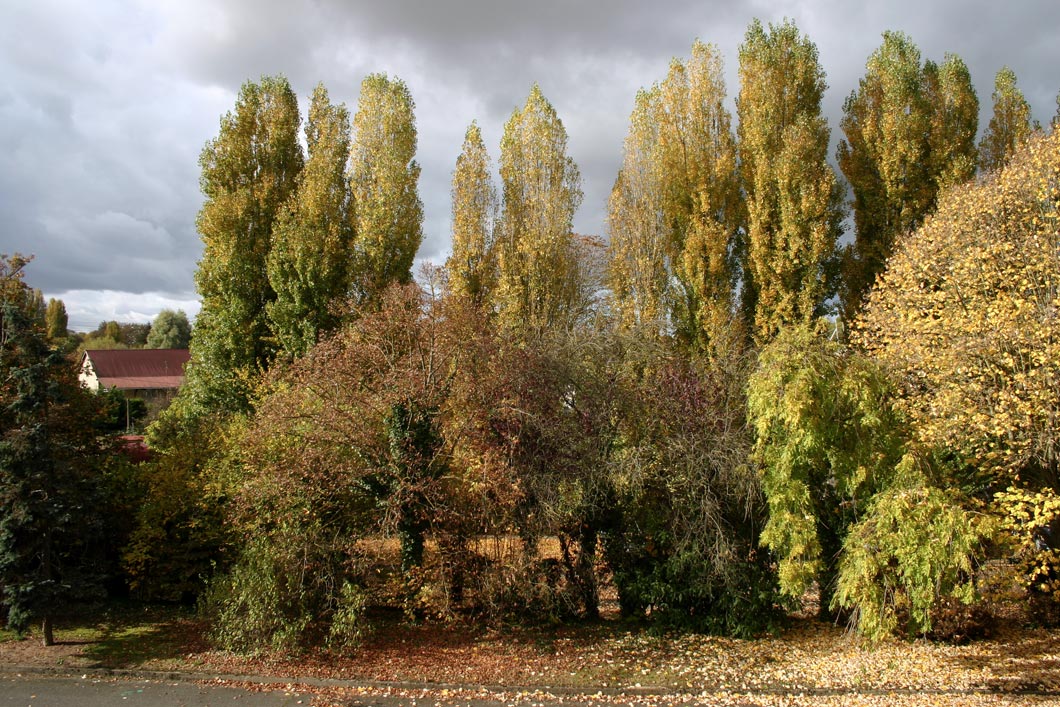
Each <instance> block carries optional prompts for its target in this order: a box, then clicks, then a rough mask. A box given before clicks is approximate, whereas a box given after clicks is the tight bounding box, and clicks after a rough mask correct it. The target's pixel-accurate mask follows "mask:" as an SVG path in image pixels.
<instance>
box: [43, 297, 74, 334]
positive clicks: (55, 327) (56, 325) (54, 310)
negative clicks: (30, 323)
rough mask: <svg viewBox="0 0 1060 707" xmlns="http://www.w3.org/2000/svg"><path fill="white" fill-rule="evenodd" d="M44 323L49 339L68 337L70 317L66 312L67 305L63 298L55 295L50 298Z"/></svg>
mask: <svg viewBox="0 0 1060 707" xmlns="http://www.w3.org/2000/svg"><path fill="white" fill-rule="evenodd" d="M44 324H45V328H46V330H47V333H48V339H49V340H51V341H55V340H57V339H63V338H66V334H67V327H68V326H69V317H67V314H66V305H65V304H63V301H62V300H61V299H55V298H54V297H53V298H51V299H49V300H48V308H47V310H45V312H44Z"/></svg>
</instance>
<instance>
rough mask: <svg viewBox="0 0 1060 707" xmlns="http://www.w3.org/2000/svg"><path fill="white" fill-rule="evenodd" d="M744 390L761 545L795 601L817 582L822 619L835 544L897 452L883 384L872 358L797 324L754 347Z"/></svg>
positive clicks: (898, 434)
mask: <svg viewBox="0 0 1060 707" xmlns="http://www.w3.org/2000/svg"><path fill="white" fill-rule="evenodd" d="M747 390H748V393H747V401H748V403H747V404H748V415H749V419H750V422H751V425H752V427H753V429H754V432H755V446H754V457H755V459H756V460H757V462H758V463H759V465H760V466H761V469H762V487H763V489H764V490H765V496H766V501H767V503H768V505H769V521H768V523H767V524H766V526H765V528H764V530H763V531H762V543H763V544H764V545H766V546H768V547H769V548H770V550H772V552H773V553H774V554H775V555H776V557H777V560H778V563H779V566H778V572H779V577H780V589H781V591H783V592H784V593H785V594H787V595H789V596H791V597H792V598H794V599H798V598H799V597H801V596H802V595H803V594H804V593H805V591H806V590H807V589H808V588H809V587H810V585H811V584H812V583H814V582H817V585H818V587H819V590H820V605H819V606H820V613H821V616H822V617H830V616H831V613H830V612H831V609H832V596H833V594H834V592H835V589H836V580H837V575H838V572H839V562H840V556H841V550H842V547H843V542H844V540H845V539H846V537H847V535H848V533H849V532H850V528H851V526H852V525H853V524H854V523H855V522H856V521H857V519H858V517H859V516H860V515H862V514H863V513H864V511H865V508H866V506H867V503H868V501H869V499H870V498H871V496H872V494H873V493H874V492H875V490H876V489H877V488H878V487H879V484H880V480H881V478H882V477H883V475H885V474H889V473H890V470H891V469H893V468H894V466H895V465H896V464H897V462H898V460H899V459H900V457H901V451H902V444H903V442H904V441H905V437H904V435H903V428H902V426H901V419H900V418H899V417H897V416H896V415H895V414H894V412H893V410H892V408H891V405H890V399H891V397H892V395H893V393H892V391H891V388H890V383H889V381H888V380H887V378H886V377H885V375H884V374H883V373H882V372H881V371H880V370H879V368H878V367H877V366H875V365H874V364H873V363H872V362H871V360H869V359H867V358H865V357H864V356H859V355H857V354H855V353H853V352H851V351H849V350H848V349H846V348H845V347H843V346H842V345H841V344H839V343H838V342H836V341H833V340H831V338H828V337H826V335H825V332H823V331H821V330H820V329H812V328H810V327H808V326H806V325H799V326H795V327H788V328H785V329H783V330H781V332H780V334H779V335H778V336H777V337H776V338H775V339H774V340H773V341H772V342H771V343H770V344H769V345H767V346H766V347H765V348H764V349H763V350H762V352H761V355H760V358H759V364H758V368H757V370H756V371H755V372H754V374H753V375H752V376H751V378H750V382H749V384H748V388H747Z"/></svg>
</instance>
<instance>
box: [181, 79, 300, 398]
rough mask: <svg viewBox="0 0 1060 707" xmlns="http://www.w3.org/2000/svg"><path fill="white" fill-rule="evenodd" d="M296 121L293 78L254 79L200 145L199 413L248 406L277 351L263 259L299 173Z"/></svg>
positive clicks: (194, 355)
mask: <svg viewBox="0 0 1060 707" xmlns="http://www.w3.org/2000/svg"><path fill="white" fill-rule="evenodd" d="M299 122H300V118H299V114H298V100H297V98H296V97H295V94H294V92H293V91H292V90H291V87H290V84H288V82H287V79H285V78H282V77H264V78H262V79H261V81H260V82H259V83H253V82H247V83H245V84H243V87H242V89H241V90H240V92H239V98H238V99H237V100H236V106H235V111H234V112H229V113H227V114H226V115H225V116H224V117H223V118H222V119H221V130H220V133H219V134H218V136H217V137H216V138H214V139H213V140H211V141H210V142H209V143H207V144H206V147H205V148H204V149H203V151H202V157H201V158H200V160H199V162H200V164H201V165H202V177H201V180H200V184H201V188H202V191H203V194H204V195H205V196H206V201H205V203H204V204H203V206H202V210H201V211H200V212H199V217H198V220H197V226H198V230H199V234H200V235H201V236H202V240H203V246H204V247H203V256H202V260H200V261H199V269H198V271H197V272H196V274H195V282H196V285H197V286H198V291H199V295H200V296H201V297H202V309H201V310H200V312H199V316H198V318H197V319H196V322H195V330H194V331H193V333H192V340H191V362H190V364H189V366H188V371H187V379H186V383H185V388H184V390H183V391H182V393H181V397H182V398H184V401H183V402H184V403H185V404H189V405H190V406H191V408H190V410H193V411H195V412H196V413H205V412H209V411H218V412H235V411H240V410H244V409H246V407H247V404H248V403H247V399H248V395H249V388H250V385H251V383H250V381H252V380H253V379H254V377H256V375H257V374H258V373H259V372H260V371H261V370H262V369H264V368H266V367H267V366H268V364H269V362H270V361H271V359H272V357H273V354H274V346H273V345H272V343H271V337H270V331H269V326H268V321H267V317H266V307H267V305H268V303H269V302H271V301H272V300H273V299H274V298H275V293H274V291H273V289H272V286H271V285H270V284H269V278H268V274H267V270H266V262H267V259H268V254H269V250H270V248H271V245H272V233H273V227H274V225H275V222H276V218H277V215H278V214H279V212H280V208H281V207H282V206H283V204H284V203H285V202H286V201H287V200H288V199H289V198H290V196H291V194H292V193H293V192H294V190H295V186H296V183H297V178H298V175H299V173H300V172H301V169H302V163H303V155H302V148H301V146H300V145H299V143H298V127H299ZM177 409H185V408H182V407H181V406H178V408H177Z"/></svg>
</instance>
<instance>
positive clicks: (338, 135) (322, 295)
mask: <svg viewBox="0 0 1060 707" xmlns="http://www.w3.org/2000/svg"><path fill="white" fill-rule="evenodd" d="M306 145H307V147H308V157H307V159H306V164H305V168H304V169H303V170H302V174H301V176H300V178H299V182H298V189H297V191H296V193H295V195H294V197H293V198H292V199H291V200H290V201H289V202H288V203H287V204H286V206H285V207H284V208H283V210H282V211H281V212H280V215H279V217H278V218H277V221H276V226H275V229H274V233H273V245H272V249H271V250H270V251H269V257H268V262H267V265H268V275H269V284H270V285H272V288H273V290H274V291H275V293H276V299H275V300H274V301H272V302H269V303H268V305H267V307H266V309H267V311H268V315H269V325H270V327H271V329H272V333H273V335H274V336H275V337H276V340H277V343H278V344H279V346H280V347H281V348H282V349H283V350H284V351H285V352H286V353H287V354H289V355H291V356H301V355H303V354H305V352H306V351H308V350H309V348H310V347H311V346H313V344H315V343H316V341H317V337H318V336H319V335H321V334H323V333H326V332H327V331H329V330H331V329H332V328H334V327H335V325H336V324H337V321H338V317H337V315H336V314H335V313H334V310H333V308H332V303H333V302H334V300H336V299H339V298H341V297H343V296H345V295H347V294H348V292H349V284H350V283H349V267H350V261H351V259H352V256H353V239H354V203H353V196H352V194H351V191H350V184H349V180H348V178H347V175H346V163H347V160H348V159H349V154H350V118H349V113H348V112H347V110H346V107H345V106H344V105H332V103H331V101H330V100H329V99H328V92H327V89H325V88H324V85H323V84H319V85H318V86H317V87H316V89H315V90H314V92H313V99H312V102H311V103H310V106H309V116H308V120H307V122H306Z"/></svg>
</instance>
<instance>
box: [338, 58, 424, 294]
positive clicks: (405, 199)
mask: <svg viewBox="0 0 1060 707" xmlns="http://www.w3.org/2000/svg"><path fill="white" fill-rule="evenodd" d="M414 108H415V104H414V103H413V101H412V94H410V93H409V89H408V87H407V86H406V85H405V82H404V81H401V80H400V79H397V78H394V79H390V78H387V76H386V74H371V75H369V76H367V77H365V79H364V81H362V82H361V96H360V99H359V101H358V103H357V113H356V114H355V115H354V117H353V145H352V148H351V151H350V174H349V179H350V187H351V190H352V192H353V200H354V203H355V204H356V226H355V231H356V261H355V264H354V270H353V273H352V276H351V278H350V281H351V282H350V284H351V288H352V292H353V294H354V295H355V296H356V297H357V298H358V299H359V300H361V301H362V302H374V301H377V300H378V298H379V296H380V295H381V294H382V292H383V290H384V289H385V288H386V286H387V285H389V284H391V283H393V282H399V283H403V284H404V283H408V282H411V281H412V262H413V259H414V258H415V256H416V250H417V249H418V248H419V247H420V242H421V241H422V240H423V230H422V227H423V204H422V202H421V201H420V198H419V194H418V191H417V190H418V183H419V178H420V166H419V164H417V162H416V160H415V156H416V125H415V116H414V114H413V111H414Z"/></svg>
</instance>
